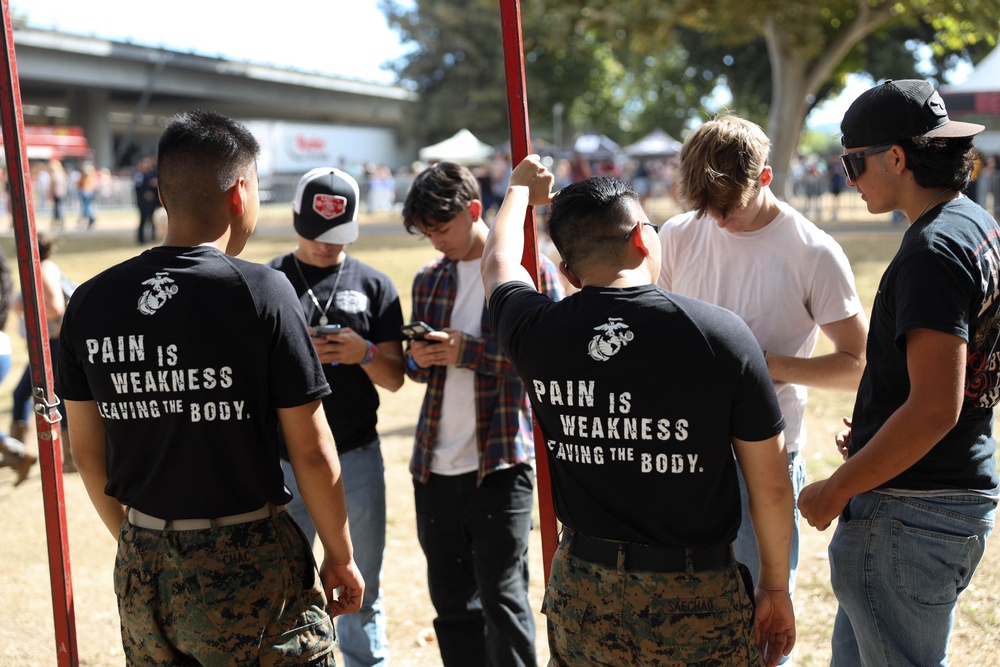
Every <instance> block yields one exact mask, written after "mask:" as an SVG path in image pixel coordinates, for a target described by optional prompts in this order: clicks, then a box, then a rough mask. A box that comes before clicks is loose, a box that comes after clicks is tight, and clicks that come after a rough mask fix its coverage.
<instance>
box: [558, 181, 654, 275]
mask: <svg viewBox="0 0 1000 667" xmlns="http://www.w3.org/2000/svg"><path fill="white" fill-rule="evenodd" d="M632 205H634V206H636V207H638V206H640V203H639V195H638V194H636V192H635V190H633V189H632V186H631V185H629V184H628V183H625V182H624V181H620V180H618V179H617V178H609V177H607V176H594V177H593V178H588V179H586V180H583V181H577V182H576V183H571V184H570V185H567V186H566V187H565V188H563V189H562V190H560V191H559V192H558V193H556V195H555V197H554V198H553V199H552V205H551V206H550V207H549V214H548V217H547V218H546V220H545V224H546V226H547V227H548V230H549V236H550V237H551V238H552V243H554V244H555V246H556V249H557V250H558V251H559V255H560V256H561V257H562V260H563V261H564V262H565V263H566V265H567V266H569V267H571V268H572V269H573V270H574V271H577V270H579V268H580V266H581V265H585V264H587V263H588V262H589V261H590V260H591V259H592V258H594V257H597V256H602V257H604V258H607V259H617V258H619V257H621V256H622V255H623V254H624V252H625V250H626V247H627V246H626V244H625V243H624V239H625V235H626V234H627V233H628V231H629V229H631V228H632V226H633V225H634V224H635V220H634V216H633V215H632Z"/></svg>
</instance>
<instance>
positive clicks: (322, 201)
mask: <svg viewBox="0 0 1000 667" xmlns="http://www.w3.org/2000/svg"><path fill="white" fill-rule="evenodd" d="M346 209H347V197H341V196H340V195H315V196H313V210H314V211H316V212H317V213H319V214H320V215H321V216H323V217H324V218H325V219H327V220H333V219H334V218H336V217H337V216H338V215H343V214H344V211H345V210H346Z"/></svg>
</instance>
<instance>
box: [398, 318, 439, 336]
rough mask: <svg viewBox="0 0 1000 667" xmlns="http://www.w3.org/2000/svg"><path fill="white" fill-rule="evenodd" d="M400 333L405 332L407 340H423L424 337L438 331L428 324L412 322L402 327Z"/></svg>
mask: <svg viewBox="0 0 1000 667" xmlns="http://www.w3.org/2000/svg"><path fill="white" fill-rule="evenodd" d="M400 331H402V332H403V336H405V337H406V339H407V340H423V339H424V336H426V335H427V334H429V333H432V332H434V331H436V329H434V327H432V326H431V325H429V324H427V323H426V322H410V323H409V324H404V325H403V326H402V327H400Z"/></svg>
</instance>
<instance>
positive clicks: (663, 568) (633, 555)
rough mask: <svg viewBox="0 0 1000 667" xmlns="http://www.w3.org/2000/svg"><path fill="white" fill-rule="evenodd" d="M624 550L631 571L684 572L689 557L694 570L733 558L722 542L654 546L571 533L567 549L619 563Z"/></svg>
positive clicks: (595, 559)
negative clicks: (691, 546) (696, 546)
mask: <svg viewBox="0 0 1000 667" xmlns="http://www.w3.org/2000/svg"><path fill="white" fill-rule="evenodd" d="M620 552H624V554H625V563H624V568H625V570H627V571H630V572H685V571H687V562H688V558H690V559H691V562H692V565H693V566H694V570H695V572H702V571H704V570H714V569H716V568H720V567H722V566H724V565H728V564H729V563H731V562H733V549H732V546H731V545H728V544H725V545H720V546H717V547H709V548H707V549H689V548H685V547H654V546H649V545H645V544H632V543H631V542H616V541H613V540H602V539H599V538H596V537H590V536H589V535H584V534H582V533H573V535H572V537H571V538H570V543H569V553H570V554H571V555H573V556H576V557H577V558H580V559H582V560H585V561H588V562H591V563H597V564H598V565H604V566H606V567H614V568H616V567H618V554H619V553H620Z"/></svg>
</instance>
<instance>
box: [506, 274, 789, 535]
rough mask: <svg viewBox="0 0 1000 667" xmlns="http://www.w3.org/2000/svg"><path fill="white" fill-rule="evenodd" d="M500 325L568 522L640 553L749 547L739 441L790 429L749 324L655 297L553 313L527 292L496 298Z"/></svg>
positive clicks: (715, 310) (569, 303)
mask: <svg viewBox="0 0 1000 667" xmlns="http://www.w3.org/2000/svg"><path fill="white" fill-rule="evenodd" d="M490 317H491V323H492V325H493V329H494V331H496V332H497V338H498V339H499V340H500V344H501V346H502V347H503V349H504V351H505V352H506V353H507V354H508V356H509V357H510V359H511V361H512V362H513V364H514V366H515V367H516V368H517V371H518V373H519V374H520V375H521V378H522V379H523V380H524V384H525V386H526V387H527V388H528V394H529V396H530V398H531V403H532V408H533V410H534V414H535V415H536V417H537V418H538V421H539V425H540V426H541V430H542V433H543V435H544V436H545V445H546V450H547V454H548V461H549V467H550V471H551V478H552V489H553V497H554V502H555V508H556V515H557V516H558V517H559V519H560V521H562V522H563V523H564V524H565V525H567V526H569V527H570V528H573V529H575V530H578V531H581V532H583V533H586V534H588V535H592V536H595V537H601V538H606V539H615V540H624V541H629V542H635V543H639V544H653V545H661V546H691V547H708V546H715V545H720V544H726V543H728V542H731V541H732V540H733V539H734V538H735V537H736V532H737V530H738V529H739V525H740V498H739V487H738V484H737V480H736V465H735V460H734V457H733V450H732V439H733V438H734V437H735V438H739V439H741V440H748V441H760V440H766V439H768V438H771V437H773V436H775V435H777V434H778V433H780V432H781V430H782V429H783V428H784V418H783V417H782V415H781V411H780V409H779V408H778V402H777V398H776V397H775V394H774V388H773V386H772V383H771V379H770V376H769V374H768V371H767V366H766V363H765V361H764V358H763V354H762V353H761V350H760V347H759V346H758V345H757V343H756V341H755V339H754V337H753V335H752V334H751V333H750V330H749V329H748V328H747V326H746V325H745V324H744V323H743V321H742V320H740V319H739V318H738V317H737V316H735V315H734V314H733V313H731V312H729V311H727V310H724V309H722V308H719V307H717V306H713V305H710V304H707V303H704V302H701V301H697V300H694V299H690V298H687V297H681V296H678V295H675V294H672V293H670V292H667V291H666V290H664V289H662V288H660V287H656V286H654V285H648V286H641V287H632V288H624V289H621V288H619V289H616V288H598V287H585V288H584V289H583V290H581V291H580V292H578V293H576V294H574V295H572V296H570V297H568V298H566V299H564V300H563V301H561V302H559V303H553V302H552V301H550V300H549V299H548V298H547V297H545V296H543V295H540V294H538V293H537V292H535V291H534V290H533V289H532V288H531V287H530V286H528V285H526V284H524V283H519V282H510V283H505V284H503V285H500V286H498V287H497V288H496V289H495V290H494V292H493V294H492V296H491V299H490Z"/></svg>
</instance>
